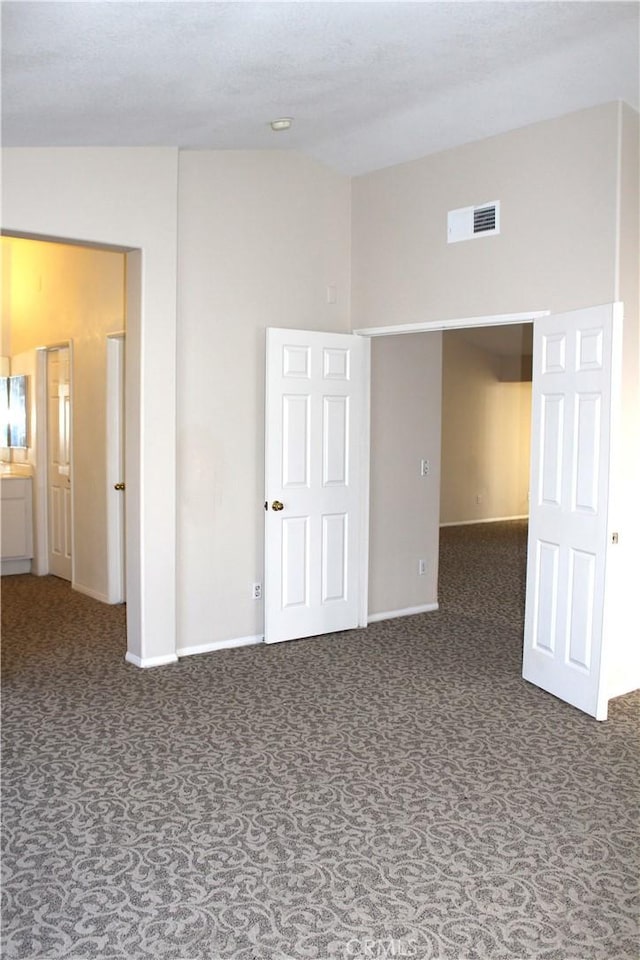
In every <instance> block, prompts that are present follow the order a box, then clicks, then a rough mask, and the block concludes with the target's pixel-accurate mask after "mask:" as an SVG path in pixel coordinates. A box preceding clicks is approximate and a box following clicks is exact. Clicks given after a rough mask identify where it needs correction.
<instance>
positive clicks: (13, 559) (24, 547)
mask: <svg viewBox="0 0 640 960" xmlns="http://www.w3.org/2000/svg"><path fill="white" fill-rule="evenodd" d="M0 490H1V493H2V519H1V527H0V530H1V536H0V545H1V551H2V574H3V575H5V574H8V573H29V572H30V571H31V558H32V557H33V508H32V496H31V477H15V476H14V477H7V476H5V477H2V478H0Z"/></svg>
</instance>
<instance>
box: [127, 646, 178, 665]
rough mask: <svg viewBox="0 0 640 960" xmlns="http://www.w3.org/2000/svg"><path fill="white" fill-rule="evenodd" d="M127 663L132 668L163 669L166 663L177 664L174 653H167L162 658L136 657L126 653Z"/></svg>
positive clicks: (133, 654)
mask: <svg viewBox="0 0 640 960" xmlns="http://www.w3.org/2000/svg"><path fill="white" fill-rule="evenodd" d="M124 658H125V660H126V661H127V663H132V664H133V665H134V667H142V668H143V669H145V670H146V668H147V667H163V666H164V665H165V664H167V663H177V662H178V658H177V656H176V654H175V653H167V654H165V655H164V656H163V657H137V656H136V655H135V653H129V651H128V650H127V652H126V653H125V655H124Z"/></svg>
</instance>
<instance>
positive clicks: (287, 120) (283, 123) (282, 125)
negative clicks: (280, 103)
mask: <svg viewBox="0 0 640 960" xmlns="http://www.w3.org/2000/svg"><path fill="white" fill-rule="evenodd" d="M292 123H293V117H280V119H279V120H272V121H271V129H272V130H275V131H276V132H277V131H278V130H288V129H289V127H290V126H291V124H292Z"/></svg>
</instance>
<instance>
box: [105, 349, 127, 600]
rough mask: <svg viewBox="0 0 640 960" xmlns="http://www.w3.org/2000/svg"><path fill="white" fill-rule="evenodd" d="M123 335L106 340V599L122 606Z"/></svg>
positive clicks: (123, 563)
mask: <svg viewBox="0 0 640 960" xmlns="http://www.w3.org/2000/svg"><path fill="white" fill-rule="evenodd" d="M124 371H125V338H124V336H112V337H107V582H108V587H107V599H108V602H109V603H124V601H125V598H126V589H125V582H126V577H125V546H124V545H125V521H126V515H125V479H124V439H125V407H124Z"/></svg>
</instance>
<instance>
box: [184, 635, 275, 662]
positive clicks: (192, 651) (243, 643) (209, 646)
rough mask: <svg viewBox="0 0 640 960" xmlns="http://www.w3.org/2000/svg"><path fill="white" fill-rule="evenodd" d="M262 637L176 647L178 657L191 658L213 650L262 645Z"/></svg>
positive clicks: (236, 638) (238, 638) (235, 638)
mask: <svg viewBox="0 0 640 960" xmlns="http://www.w3.org/2000/svg"><path fill="white" fill-rule="evenodd" d="M263 640H264V637H263V636H262V634H257V635H256V636H255V637H234V638H232V639H231V640H212V641H211V643H199V644H196V646H194V647H178V649H177V651H176V653H177V654H178V656H179V657H193V656H196V655H197V654H199V653H212V652H213V651H214V650H229V649H230V648H231V647H250V646H252V645H253V644H255V643H262V641H263Z"/></svg>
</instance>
